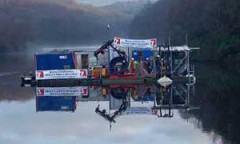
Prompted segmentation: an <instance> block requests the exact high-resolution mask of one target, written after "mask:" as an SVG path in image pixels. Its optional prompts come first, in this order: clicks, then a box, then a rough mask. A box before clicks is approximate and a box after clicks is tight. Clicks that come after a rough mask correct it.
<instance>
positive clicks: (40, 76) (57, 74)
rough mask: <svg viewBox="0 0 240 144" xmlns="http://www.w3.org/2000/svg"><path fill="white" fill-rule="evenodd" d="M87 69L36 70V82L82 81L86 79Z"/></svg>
mask: <svg viewBox="0 0 240 144" xmlns="http://www.w3.org/2000/svg"><path fill="white" fill-rule="evenodd" d="M87 75H88V70H87V69H81V70H79V69H66V70H65V69H64V70H37V71H36V80H48V79H83V78H87Z"/></svg>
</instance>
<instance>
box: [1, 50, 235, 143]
mask: <svg viewBox="0 0 240 144" xmlns="http://www.w3.org/2000/svg"><path fill="white" fill-rule="evenodd" d="M0 64H1V69H0V81H1V83H0V96H1V97H0V100H1V101H0V115H1V121H0V126H1V128H0V143H4V144H12V143H23V144H29V143H38V142H39V143H40V142H41V143H49V144H50V143H51V144H52V143H79V142H80V141H81V143H116V142H119V143H148V142H158V141H159V139H161V142H163V143H174V144H176V143H182V144H186V143H189V144H190V143H191V144H192V143H197V144H198V143H199V144H203V143H204V144H205V143H207V144H211V143H214V144H218V143H224V144H225V143H232V144H235V143H240V137H239V136H238V134H239V130H240V124H239V121H240V116H239V115H238V113H239V110H240V105H239V103H240V97H239V92H240V89H239V80H240V78H239V76H238V75H235V74H234V73H232V72H231V71H227V70H225V69H222V68H219V67H217V66H215V65H206V64H204V65H197V66H196V72H197V74H196V76H197V82H196V84H195V86H193V85H187V84H183V83H179V84H174V85H172V86H169V87H167V88H163V87H159V86H154V85H147V86H143V85H142V86H141V85H139V86H132V85H128V86H126V85H125V86H121V87H119V86H117V85H112V86H108V87H72V88H70V89H69V88H61V89H58V88H54V89H53V88H51V87H49V88H42V87H39V88H21V87H20V80H19V74H21V73H23V72H26V71H28V70H30V69H31V68H32V66H33V62H32V57H31V56H30V57H27V56H25V55H6V56H2V61H0ZM42 89H44V90H42ZM64 89H65V90H64ZM188 92H189V93H188ZM194 93H195V94H194ZM36 95H37V96H36ZM109 120H110V122H109ZM113 120H114V121H115V122H116V123H114V121H113ZM111 121H112V123H111ZM109 126H112V131H111V132H109Z"/></svg>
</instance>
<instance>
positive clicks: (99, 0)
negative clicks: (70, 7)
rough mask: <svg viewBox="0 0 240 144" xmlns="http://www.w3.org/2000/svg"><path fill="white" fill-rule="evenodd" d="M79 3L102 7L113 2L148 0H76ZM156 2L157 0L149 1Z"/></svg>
mask: <svg viewBox="0 0 240 144" xmlns="http://www.w3.org/2000/svg"><path fill="white" fill-rule="evenodd" d="M76 1H77V2H79V3H86V4H91V5H95V6H103V5H109V4H112V3H115V2H127V1H148V0H76ZM151 1H152V2H153V1H157V0H151Z"/></svg>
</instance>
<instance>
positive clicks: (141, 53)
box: [132, 48, 153, 61]
mask: <svg viewBox="0 0 240 144" xmlns="http://www.w3.org/2000/svg"><path fill="white" fill-rule="evenodd" d="M152 56H153V51H152V50H150V49H147V48H146V49H134V50H133V51H132V58H134V60H136V61H139V60H140V57H142V58H141V59H142V60H146V59H147V58H150V57H152Z"/></svg>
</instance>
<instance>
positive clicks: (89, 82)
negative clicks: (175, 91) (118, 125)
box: [22, 76, 191, 87]
mask: <svg viewBox="0 0 240 144" xmlns="http://www.w3.org/2000/svg"><path fill="white" fill-rule="evenodd" d="M158 79H159V78H151V77H149V78H148V77H145V78H135V79H125V78H119V79H109V78H104V79H92V78H89V79H54V80H38V81H36V80H34V79H33V80H27V81H22V86H24V85H27V86H44V87H65V86H68V87H71V86H94V85H101V86H105V85H114V84H119V85H121V84H122V85H124V84H157V80H158ZM171 79H172V80H173V83H181V82H189V81H191V80H190V79H189V78H188V77H185V76H174V77H172V78H171Z"/></svg>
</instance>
